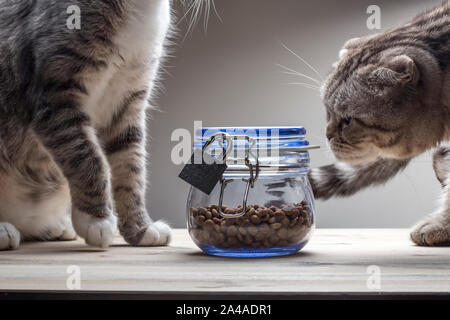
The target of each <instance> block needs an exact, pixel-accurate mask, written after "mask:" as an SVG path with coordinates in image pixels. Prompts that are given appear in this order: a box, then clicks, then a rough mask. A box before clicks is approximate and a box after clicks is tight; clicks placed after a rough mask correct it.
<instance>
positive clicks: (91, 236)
mask: <svg viewBox="0 0 450 320" xmlns="http://www.w3.org/2000/svg"><path fill="white" fill-rule="evenodd" d="M72 223H73V227H74V228H75V231H76V232H77V234H78V235H79V236H80V237H82V238H83V239H84V240H85V241H86V243H87V244H88V245H90V246H93V247H100V248H107V247H109V246H110V245H111V243H112V241H113V239H114V236H115V235H116V229H117V218H116V216H115V215H114V214H110V215H109V216H108V217H106V218H97V217H94V216H91V215H89V214H87V213H84V212H81V211H79V210H77V209H75V208H74V209H73V211H72Z"/></svg>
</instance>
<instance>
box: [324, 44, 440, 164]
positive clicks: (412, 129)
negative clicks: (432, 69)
mask: <svg viewBox="0 0 450 320" xmlns="http://www.w3.org/2000/svg"><path fill="white" fill-rule="evenodd" d="M375 37H376V36H371V37H367V38H356V39H352V40H350V41H348V42H347V43H346V44H345V45H344V48H343V49H342V50H341V52H340V61H339V62H337V63H336V64H335V65H334V70H333V71H332V72H331V73H330V75H329V76H328V78H327V80H326V81H325V84H324V85H323V87H322V97H323V101H324V104H325V106H326V109H327V132H326V135H327V138H328V140H329V142H330V147H331V149H332V151H333V153H334V154H335V156H336V158H337V159H338V160H340V161H343V162H347V163H353V164H358V163H365V162H369V161H371V160H374V159H376V158H378V157H388V158H399V159H401V158H409V157H412V156H414V155H416V154H419V153H421V152H423V151H424V150H425V149H427V148H429V147H430V146H431V145H432V144H434V143H436V139H437V138H436V135H435V134H434V133H430V132H431V131H433V130H431V129H430V125H432V122H430V121H432V120H431V119H430V115H429V114H428V113H427V112H428V111H427V110H428V109H429V106H428V105H425V104H427V102H426V101H429V99H428V100H427V99H426V98H425V97H424V96H423V95H424V90H423V74H422V72H421V71H422V70H419V66H418V64H417V63H416V61H415V54H414V52H413V51H411V50H410V49H407V50H405V48H402V47H394V48H392V47H389V46H386V45H385V44H384V43H383V41H381V40H380V39H377V40H373V39H374V38H375ZM427 126H428V127H427Z"/></svg>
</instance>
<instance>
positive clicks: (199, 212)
mask: <svg viewBox="0 0 450 320" xmlns="http://www.w3.org/2000/svg"><path fill="white" fill-rule="evenodd" d="M218 209H219V208H218V206H217V205H210V206H207V207H202V208H191V209H190V210H189V212H190V221H191V225H192V230H191V233H192V236H193V238H194V239H195V241H196V242H197V243H198V244H199V245H200V246H206V245H214V246H216V247H217V248H224V249H226V248H255V249H256V248H272V247H286V246H289V245H293V244H298V243H299V242H300V241H302V239H303V238H304V237H305V236H306V235H307V234H308V232H309V231H310V230H311V228H312V225H313V216H312V213H311V209H310V206H309V204H308V203H307V202H306V201H302V202H301V203H297V204H294V205H287V204H283V205H281V206H270V207H269V208H266V207H264V206H260V205H247V207H246V209H247V212H246V213H245V215H244V216H242V217H237V218H224V217H222V216H221V215H220V214H219V211H218ZM222 210H223V211H224V212H225V213H227V214H236V213H239V212H242V206H238V207H237V208H230V207H226V206H224V207H223V209H222Z"/></svg>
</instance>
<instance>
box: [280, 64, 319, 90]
mask: <svg viewBox="0 0 450 320" xmlns="http://www.w3.org/2000/svg"><path fill="white" fill-rule="evenodd" d="M277 66H278V67H280V68H282V69H284V70H285V71H283V73H286V74H291V75H294V76H300V77H304V78H306V79H309V80H311V81H313V82H314V83H316V84H317V85H319V86H321V85H322V83H321V82H320V81H319V80H317V79H315V78H313V77H310V76H308V75H306V74H304V73H301V72H298V71H295V70H294V69H291V68H288V67H286V66H283V65H282V64H279V63H277Z"/></svg>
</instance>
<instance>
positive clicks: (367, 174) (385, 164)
mask: <svg viewBox="0 0 450 320" xmlns="http://www.w3.org/2000/svg"><path fill="white" fill-rule="evenodd" d="M409 161H410V159H405V160H396V159H378V160H376V161H373V162H370V163H368V164H365V165H357V166H352V165H348V164H345V163H335V164H331V165H327V166H323V167H320V168H314V169H312V170H311V171H310V172H309V174H308V178H309V181H310V183H311V186H312V188H313V191H314V196H315V198H316V199H323V200H327V199H329V198H332V197H348V196H351V195H353V194H355V193H357V192H359V191H361V190H363V189H365V188H367V187H369V186H373V185H380V184H384V183H386V182H387V181H388V180H390V179H391V178H393V177H394V176H395V175H396V174H397V173H399V172H400V171H402V170H403V169H404V168H405V167H406V166H407V165H408V163H409Z"/></svg>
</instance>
